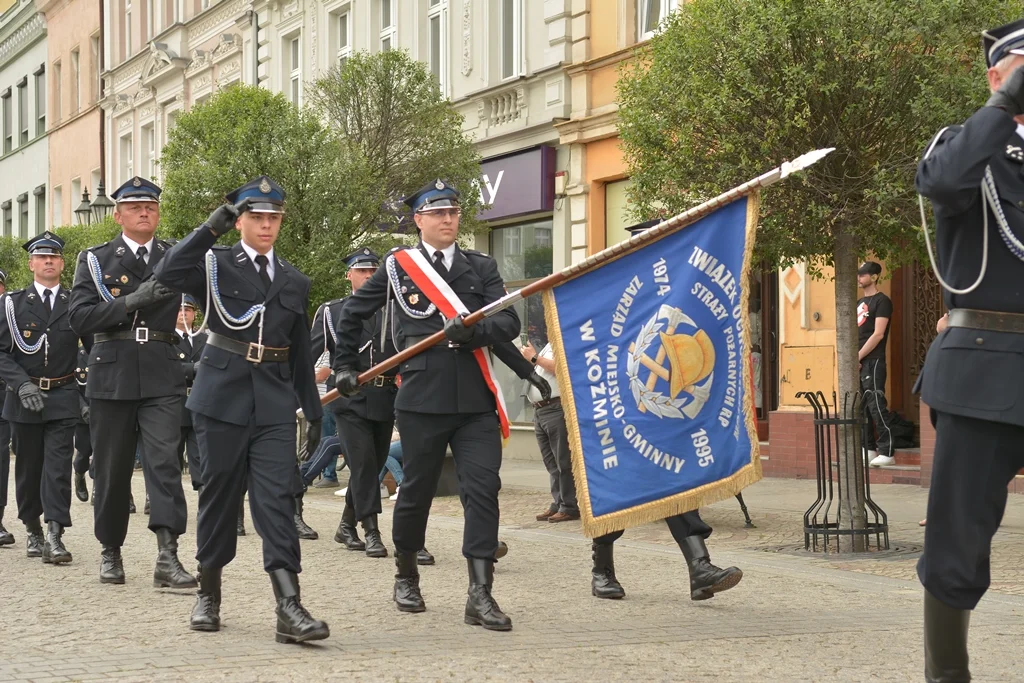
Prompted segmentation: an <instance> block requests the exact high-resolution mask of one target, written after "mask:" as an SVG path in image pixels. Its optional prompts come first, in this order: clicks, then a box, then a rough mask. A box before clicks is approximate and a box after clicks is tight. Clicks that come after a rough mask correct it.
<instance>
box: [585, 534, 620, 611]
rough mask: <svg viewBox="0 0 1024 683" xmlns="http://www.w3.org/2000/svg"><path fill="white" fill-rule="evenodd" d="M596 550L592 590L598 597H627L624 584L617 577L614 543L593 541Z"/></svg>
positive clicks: (591, 580) (592, 545) (616, 598)
mask: <svg viewBox="0 0 1024 683" xmlns="http://www.w3.org/2000/svg"><path fill="white" fill-rule="evenodd" d="M590 549H591V550H593V551H594V568H593V569H591V570H590V574H591V579H590V592H591V594H593V595H594V596H596V597H598V598H608V599H610V600H618V599H619V598H624V597H626V591H624V590H623V589H622V584H620V583H619V582H618V580H616V578H615V562H614V559H613V554H614V550H615V545H614V544H612V543H591V545H590Z"/></svg>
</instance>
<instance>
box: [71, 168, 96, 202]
mask: <svg viewBox="0 0 1024 683" xmlns="http://www.w3.org/2000/svg"><path fill="white" fill-rule="evenodd" d="M89 180H91V181H92V182H91V183H90V185H89V187H91V188H92V194H93V198H95V196H96V190H97V189H98V188H99V186H100V169H98V168H95V169H93V171H92V173H90V174H89ZM89 187H86V188H85V189H86V190H88V189H89ZM81 196H82V181H78V197H81ZM78 201H79V199H77V198H76V199H75V202H76V204H75V206H78V204H77V202H78Z"/></svg>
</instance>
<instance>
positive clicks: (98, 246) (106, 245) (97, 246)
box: [82, 240, 114, 255]
mask: <svg viewBox="0 0 1024 683" xmlns="http://www.w3.org/2000/svg"><path fill="white" fill-rule="evenodd" d="M113 241H114V240H107V241H106V242H102V243H100V244H95V245H93V246H91V247H86V248H85V249H83V250H82V254H83V255H84V254H85V253H86V252H87V251H95V250H97V249H102V248H103V247H109V246H110V243H111V242H113Z"/></svg>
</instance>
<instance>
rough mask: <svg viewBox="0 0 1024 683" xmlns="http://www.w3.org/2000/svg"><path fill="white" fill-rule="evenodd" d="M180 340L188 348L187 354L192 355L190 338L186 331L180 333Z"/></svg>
mask: <svg viewBox="0 0 1024 683" xmlns="http://www.w3.org/2000/svg"><path fill="white" fill-rule="evenodd" d="M181 341H182V343H184V344H185V346H186V347H187V348H188V352H189V356H191V355H192V339H191V338H190V337H189V336H188V332H185V333H183V334H182V335H181Z"/></svg>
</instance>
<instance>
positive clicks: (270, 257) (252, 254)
mask: <svg viewBox="0 0 1024 683" xmlns="http://www.w3.org/2000/svg"><path fill="white" fill-rule="evenodd" d="M239 244H241V245H242V249H243V250H244V251H245V253H246V254H247V255H248V256H249V260H250V261H252V265H253V266H255V268H256V270H259V269H260V267H259V264H257V263H256V257H257V256H259V255H260V253H259V252H258V251H256V250H255V249H253V248H252V247H250V246H249V245H248V244H246V243H245V242H239ZM267 274H268V275H269V276H270V279H271V280H273V279H274V248H273V247H271V248H270V251H268V252H267Z"/></svg>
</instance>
